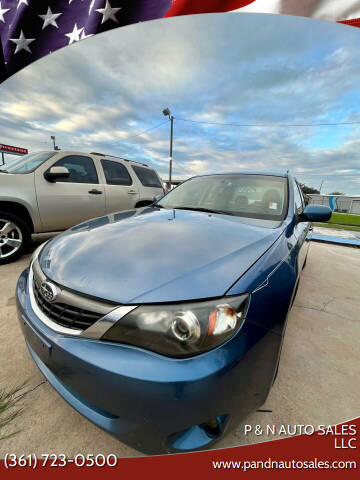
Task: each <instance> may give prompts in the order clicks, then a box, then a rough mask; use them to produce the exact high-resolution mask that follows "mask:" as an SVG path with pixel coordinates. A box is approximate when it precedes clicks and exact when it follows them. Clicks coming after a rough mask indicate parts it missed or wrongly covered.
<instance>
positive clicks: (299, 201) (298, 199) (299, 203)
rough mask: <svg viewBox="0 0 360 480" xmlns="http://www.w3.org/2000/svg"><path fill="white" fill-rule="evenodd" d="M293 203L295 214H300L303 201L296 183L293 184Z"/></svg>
mask: <svg viewBox="0 0 360 480" xmlns="http://www.w3.org/2000/svg"><path fill="white" fill-rule="evenodd" d="M294 202H295V210H296V213H301V212H302V211H303V209H304V207H303V199H302V196H301V193H300V190H299V186H298V184H297V183H296V182H294Z"/></svg>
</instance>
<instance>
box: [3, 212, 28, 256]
mask: <svg viewBox="0 0 360 480" xmlns="http://www.w3.org/2000/svg"><path fill="white" fill-rule="evenodd" d="M30 238H31V234H30V230H29V227H28V226H27V225H26V223H25V222H24V221H23V220H22V219H21V218H19V217H18V216H16V215H13V214H12V213H6V212H0V265H4V264H5V263H10V262H13V261H15V260H16V259H17V258H19V257H21V255H23V253H24V251H25V249H26V248H27V246H28V245H29V243H30Z"/></svg>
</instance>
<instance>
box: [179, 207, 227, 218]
mask: <svg viewBox="0 0 360 480" xmlns="http://www.w3.org/2000/svg"><path fill="white" fill-rule="evenodd" d="M172 208H173V209H174V210H191V211H194V212H207V213H221V214H223V215H233V216H235V213H232V212H229V211H227V210H214V209H212V208H203V207H172Z"/></svg>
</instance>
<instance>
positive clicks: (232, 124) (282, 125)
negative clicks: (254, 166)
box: [175, 117, 360, 128]
mask: <svg viewBox="0 0 360 480" xmlns="http://www.w3.org/2000/svg"><path fill="white" fill-rule="evenodd" d="M175 120H177V121H179V122H189V123H200V124H204V125H218V126H222V127H264V128H277V127H332V126H339V125H360V121H358V122H336V123H335V122H334V123H220V122H205V121H201V120H192V119H189V118H177V117H175Z"/></svg>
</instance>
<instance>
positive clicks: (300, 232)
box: [293, 181, 310, 272]
mask: <svg viewBox="0 0 360 480" xmlns="http://www.w3.org/2000/svg"><path fill="white" fill-rule="evenodd" d="M293 185H294V208H295V222H296V224H295V229H294V233H295V236H296V238H297V243H298V249H299V254H298V268H299V272H301V270H302V268H303V266H304V263H305V259H306V256H307V252H308V248H309V241H308V239H307V235H308V232H309V228H310V223H309V222H302V221H300V220H301V218H300V217H301V214H302V212H303V210H304V208H305V203H304V200H303V196H302V194H301V191H300V187H299V186H298V184H297V182H295V181H294V183H293Z"/></svg>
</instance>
